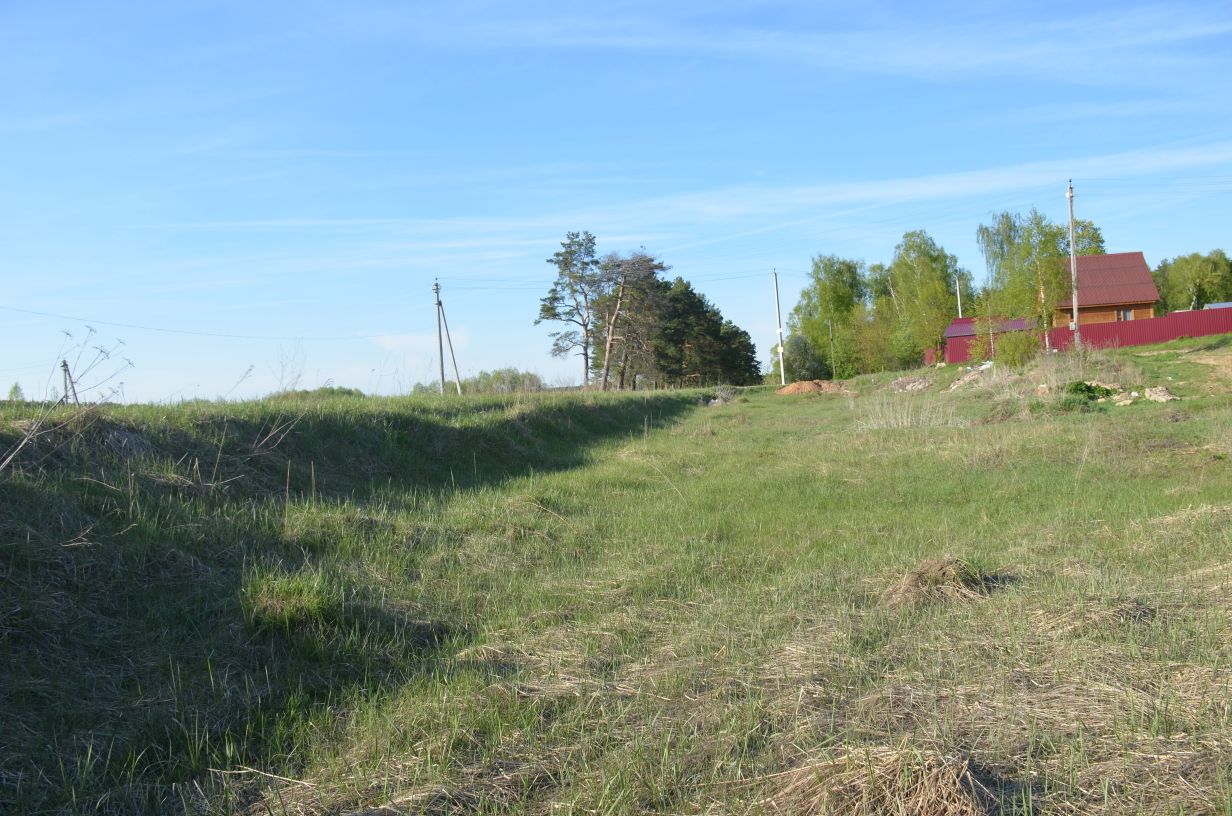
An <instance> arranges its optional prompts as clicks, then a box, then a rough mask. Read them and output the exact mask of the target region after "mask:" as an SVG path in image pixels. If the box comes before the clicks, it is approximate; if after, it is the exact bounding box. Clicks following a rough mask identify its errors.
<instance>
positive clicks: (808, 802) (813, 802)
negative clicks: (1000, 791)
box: [759, 745, 996, 816]
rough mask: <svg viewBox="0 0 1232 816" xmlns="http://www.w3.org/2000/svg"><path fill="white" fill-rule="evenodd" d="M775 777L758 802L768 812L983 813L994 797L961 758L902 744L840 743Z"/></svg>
mask: <svg viewBox="0 0 1232 816" xmlns="http://www.w3.org/2000/svg"><path fill="white" fill-rule="evenodd" d="M775 782H776V783H777V784H778V786H779V789H778V790H777V791H776V792H775V793H774V794H773V795H771V796H768V797H766V798H765V799H764V800H762V801H761V802H760V803H759V804H761V805H762V806H763V807H765V808H766V810H767V811H769V812H771V813H790V814H796V813H798V814H805V813H852V814H872V813H911V814H921V815H922V816H987V814H989V813H992V812H993V811H994V803H995V802H996V797H995V796H994V795H993V794H992V792H991V791H990V790H988V788H987V787H985V786H984V785H983V784H982V783H981V782H980V781H979V780H978V779H977V778H976V777H975V775H973V774H972V772H971V768H970V765H969V764H968V761H967V760H966V759H964V758H961V757H953V756H943V755H941V754H939V753H936V752H933V751H920V750H917V749H914V748H909V747H906V746H902V747H893V746H883V745H873V746H868V747H855V748H847V749H843V750H842V751H840V752H836V753H835V754H834V755H831V756H830V757H827V758H826V759H823V760H821V761H820V762H815V763H812V764H809V765H805V766H803V767H801V768H797V769H795V770H793V771H789V772H787V773H785V774H778V775H776V777H775Z"/></svg>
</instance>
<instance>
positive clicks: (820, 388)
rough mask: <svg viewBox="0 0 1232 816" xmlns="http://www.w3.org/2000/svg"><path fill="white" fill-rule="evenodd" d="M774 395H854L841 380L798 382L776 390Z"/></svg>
mask: <svg viewBox="0 0 1232 816" xmlns="http://www.w3.org/2000/svg"><path fill="white" fill-rule="evenodd" d="M774 393H776V394H855V392H854V391H852V390H851V389H850V388H848V387H847V383H845V382H843V381H842V380H800V381H799V382H794V383H790V384H788V385H785V386H783V387H782V388H780V389H778V390H777V391H775V392H774Z"/></svg>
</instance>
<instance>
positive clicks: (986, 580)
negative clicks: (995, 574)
mask: <svg viewBox="0 0 1232 816" xmlns="http://www.w3.org/2000/svg"><path fill="white" fill-rule="evenodd" d="M991 583H992V581H991V578H990V576H988V575H986V574H984V572H982V571H981V570H980V569H979V568H978V567H976V566H974V565H972V564H970V563H968V562H966V561H963V560H962V559H961V558H954V557H953V556H948V555H947V556H946V557H945V558H930V559H927V560H925V561H922V562H920V564H919V565H917V566H916V567H915V568H914V569H912V570H911V571H910V572H908V573H907V574H906V575H904V576H903V577H902V580H900V581H899V582H898V583H896V584H894V585H893V586H892V587H890V588H889V589H887V590H886V591H885V592H884V593H882V595H881V600H882V602H884V603H885V604H886V605H887V606H889V607H890V608H892V609H895V608H898V607H900V606H911V605H914V604H918V603H923V602H925V601H942V600H954V601H965V600H970V599H971V598H976V597H978V596H980V595H985V594H987V593H988V587H989V585H990V584H991Z"/></svg>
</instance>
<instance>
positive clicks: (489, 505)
mask: <svg viewBox="0 0 1232 816" xmlns="http://www.w3.org/2000/svg"><path fill="white" fill-rule="evenodd" d="M1230 363H1232V347H1228V346H1227V344H1226V343H1225V342H1224V341H1223V339H1221V338H1214V339H1212V338H1206V339H1204V340H1201V341H1194V340H1190V341H1179V342H1177V343H1172V344H1168V345H1166V346H1160V347H1154V348H1142V349H1128V350H1125V351H1123V352H1120V353H1118V354H1116V355H1112V356H1098V357H1094V358H1092V359H1090V360H1088V361H1087V362H1086V363H1085V364H1084V365H1083V366H1082V368H1081V369H1079V367H1078V364H1077V362H1076V361H1074V360H1073V359H1071V358H1068V357H1056V358H1052V359H1049V360H1046V361H1043V362H1042V363H1039V364H1036V365H1034V366H1033V367H1031V368H1029V369H1028V370H1027V371H1026V372H1025V373H1023V374H1015V373H1012V372H987V373H985V374H984V375H982V376H981V377H980V379H979V380H978V381H977V382H974V383H971V384H968V385H965V386H962V387H961V388H958V389H956V390H954V391H949V390H947V389H948V386H949V384H950V383H951V382H953V381H955V380H956V379H957V378H958V377H959V376H960V375H961V374H964V373H965V372H962V371H958V370H955V369H953V368H950V369H944V370H934V371H924V372H913V373H912V376H923V377H926V378H929V379H930V380H931V382H930V384H929V385H928V386H927V387H926V388H924V389H923V390H921V391H918V392H911V393H898V392H896V391H895V390H894V388H893V387H892V385H891V382H892V380H894V379H895V377H896V376H897V375H878V376H875V377H868V378H862V379H860V380H857V381H853V382H852V383H850V387H851V389H852V390H853V391H854V392H855V393H853V394H850V395H833V394H821V395H800V396H790V397H784V396H777V395H775V394H774V393H773V391H772V390H770V389H748V390H744V391H740V392H738V394H737V396H736V398H735V399H734V400H732V401H730V402H728V403H726V404H721V405H714V406H710V405H705V404H699V400H700V398H702V397H703V396H709V394H708V393H707V394H703V393H702V392H684V393H680V392H677V393H669V394H652V395H642V396H629V395H625V396H619V395H613V396H610V397H609V396H606V395H572V396H553V395H543V396H538V397H534V398H531V397H509V398H502V399H497V398H490V399H467V400H464V401H455V400H409V399H373V398H358V397H347V398H342V397H314V396H312V395H306V396H299V397H288V398H281V399H269V400H266V401H262V402H260V403H248V404H230V405H222V404H187V405H180V406H174V407H148V406H147V407H131V408H104V409H94V410H91V411H88V412H84V413H81V414H74V415H69V414H65V415H63V416H56V417H53V419H54V420H55V424H54V425H53V426H52V427H53V430H51V431H49V432H47V433H44V434H41V435H40V436H38V437H37V438H36V439H35V441H34V442H33V443H32V444H30V445H28V446H27V447H26V448H25V449H23V450H22V451H21V453H20V454H19V456H18V457H17V458H16V459H15V460H14V461H13V463H12V464H10V465H9V466H8V468H7V469H6V470H5V471H4V472H3V473H2V474H0V586H2V587H3V590H2V594H0V810H4V811H5V812H19V813H62V812H65V813H74V812H79V813H98V812H105V813H108V812H109V813H117V814H118V813H132V812H160V813H161V812H168V813H178V812H185V811H187V812H189V813H213V812H232V813H246V814H267V813H272V814H283V813H287V814H300V813H313V814H316V813H346V814H376V813H536V814H546V813H578V814H581V813H586V814H592V813H594V814H624V813H645V812H662V813H702V812H705V813H765V812H780V813H867V814H874V813H897V814H904V816H905V814H989V813H1006V814H1054V813H1055V814H1073V813H1108V814H1113V813H1168V814H1182V813H1183V814H1198V813H1212V814H1225V816H1227V815H1228V814H1232V555H1230V548H1229V544H1230V537H1232V536H1230V533H1229V521H1230V520H1232V499H1230V498H1229V488H1232V468H1230V467H1229V456H1230V455H1232V423H1230V420H1232V375H1230V374H1229V372H1230V371H1232V367H1230V365H1229V364H1230ZM1080 377H1081V378H1083V379H1090V378H1094V379H1098V380H1100V381H1103V382H1109V381H1115V382H1118V383H1120V384H1122V385H1124V386H1126V388H1127V389H1138V390H1141V389H1142V387H1144V386H1148V385H1166V386H1167V387H1169V388H1170V389H1171V390H1172V391H1174V392H1175V393H1176V394H1178V395H1180V396H1181V397H1182V398H1183V399H1182V400H1181V401H1179V402H1170V403H1166V404H1155V403H1147V402H1142V401H1138V402H1135V403H1134V404H1132V405H1129V406H1127V407H1113V406H1112V405H1111V403H1102V404H1101V403H1091V402H1088V401H1086V400H1085V399H1081V398H1076V397H1072V396H1068V395H1066V394H1065V393H1064V386H1065V385H1066V383H1068V382H1069V381H1071V380H1073V379H1078V378H1080ZM1169 378H1171V379H1169ZM33 410H34V409H33V407H31V406H26V407H22V406H13V405H8V406H5V407H3V408H0V448H9V447H11V446H12V445H14V444H16V443H17V442H18V440H19V439H20V438H21V435H22V432H23V430H28V429H29V427H30V426H29V415H30V414H31V412H32V411H33ZM61 425H62V427H60V426H61ZM946 556H951V557H953V558H954V559H956V560H951V561H939V560H937V559H942V558H944V557H946ZM905 576H906V577H905Z"/></svg>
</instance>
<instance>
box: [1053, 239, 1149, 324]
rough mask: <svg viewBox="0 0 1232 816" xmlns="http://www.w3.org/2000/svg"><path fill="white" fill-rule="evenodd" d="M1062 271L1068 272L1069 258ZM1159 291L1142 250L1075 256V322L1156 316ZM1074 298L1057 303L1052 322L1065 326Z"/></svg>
mask: <svg viewBox="0 0 1232 816" xmlns="http://www.w3.org/2000/svg"><path fill="white" fill-rule="evenodd" d="M1065 271H1066V272H1069V271H1070V264H1069V260H1068V259H1067V260H1066V262H1065ZM1158 300H1159V290H1158V289H1156V288H1155V281H1154V279H1153V278H1152V277H1151V269H1150V267H1148V266H1147V265H1146V258H1144V257H1143V256H1142V253H1141V252H1115V253H1113V254H1111V255H1081V256H1079V257H1078V325H1080V326H1085V325H1087V324H1088V323H1119V322H1123V321H1126V320H1145V319H1146V318H1149V317H1154V316H1155V303H1156V302H1157V301H1158ZM1072 309H1073V298H1072V297H1069V296H1067V297H1066V298H1065V299H1064V301H1063V302H1062V303H1058V304H1057V310H1056V312H1054V313H1053V316H1052V325H1054V326H1068V325H1069V324H1070V321H1071V320H1072V319H1073V312H1072Z"/></svg>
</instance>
